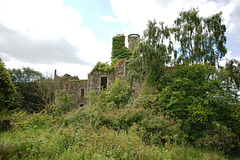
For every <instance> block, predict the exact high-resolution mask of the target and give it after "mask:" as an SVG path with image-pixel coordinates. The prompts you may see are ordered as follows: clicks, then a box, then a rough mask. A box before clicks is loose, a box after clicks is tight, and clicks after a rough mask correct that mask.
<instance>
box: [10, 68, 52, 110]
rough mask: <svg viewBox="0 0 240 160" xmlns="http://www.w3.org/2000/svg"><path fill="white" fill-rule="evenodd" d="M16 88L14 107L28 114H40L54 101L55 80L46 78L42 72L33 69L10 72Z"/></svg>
mask: <svg viewBox="0 0 240 160" xmlns="http://www.w3.org/2000/svg"><path fill="white" fill-rule="evenodd" d="M9 72H10V75H11V79H12V81H13V83H14V85H15V86H16V90H17V94H16V95H15V97H14V98H15V101H14V106H13V107H12V108H11V109H15V108H20V109H23V110H26V111H28V112H40V111H41V110H43V109H44V108H46V107H47V106H48V104H50V103H51V102H52V100H53V95H54V88H53V80H52V79H51V78H45V77H43V75H42V74H41V73H40V72H37V71H34V70H33V69H31V68H28V67H27V68H25V67H23V68H22V69H12V70H9Z"/></svg>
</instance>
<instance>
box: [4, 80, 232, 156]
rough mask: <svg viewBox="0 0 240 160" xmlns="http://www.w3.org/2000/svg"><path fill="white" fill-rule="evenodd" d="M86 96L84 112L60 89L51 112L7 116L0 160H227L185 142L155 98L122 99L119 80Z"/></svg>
mask: <svg viewBox="0 0 240 160" xmlns="http://www.w3.org/2000/svg"><path fill="white" fill-rule="evenodd" d="M116 86H121V87H120V88H121V90H118V93H119V94H118V96H119V97H115V96H116V95H114V94H113V93H114V91H115V90H116V89H119V87H116ZM91 94H92V95H91V100H92V101H93V100H94V101H93V102H92V103H91V104H90V105H88V106H85V107H84V108H74V107H72V108H71V107H70V104H71V105H72V106H74V104H73V102H74V101H72V98H71V96H69V95H67V92H65V91H63V92H60V94H59V95H60V96H57V99H56V100H57V101H56V102H55V103H54V104H53V105H52V106H51V110H50V113H46V111H45V110H43V111H42V112H40V113H35V114H27V113H26V112H23V111H19V112H17V111H13V112H11V113H10V114H9V115H8V116H9V117H11V118H12V119H13V121H14V124H13V126H12V129H11V130H9V131H5V132H1V133H0V159H147V160H149V159H184V160H185V159H213V160H217V159H228V158H229V157H228V156H226V155H224V154H223V152H217V151H214V150H207V149H203V148H200V147H199V148H197V146H194V145H192V144H190V143H188V142H187V141H186V139H185V136H184V133H183V131H182V130H181V120H179V119H174V118H171V117H170V116H167V115H166V114H164V112H162V111H159V110H158V109H157V108H156V107H154V102H155V99H154V96H145V97H144V98H143V97H139V98H138V99H135V100H132V99H130V98H129V96H126V95H128V94H131V91H129V88H128V86H127V84H125V83H122V82H120V81H117V82H116V83H115V86H114V85H112V86H111V88H110V89H109V90H102V91H100V92H99V93H98V95H96V94H95V96H94V93H91ZM101 96H105V97H106V98H105V99H102V98H101ZM63 97H65V98H63ZM114 97H115V100H116V99H118V101H114V100H113V99H114ZM126 102H128V103H126ZM58 107H60V108H62V109H63V110H64V112H59V110H58V109H56V108H58ZM67 108H68V109H67ZM199 143H200V142H199Z"/></svg>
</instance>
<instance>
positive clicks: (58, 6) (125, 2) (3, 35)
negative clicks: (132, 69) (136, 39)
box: [0, 0, 240, 79]
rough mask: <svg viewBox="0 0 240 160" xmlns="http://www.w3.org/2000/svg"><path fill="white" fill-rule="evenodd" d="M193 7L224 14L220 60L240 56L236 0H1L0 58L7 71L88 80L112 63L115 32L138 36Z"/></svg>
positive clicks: (205, 12)
mask: <svg viewBox="0 0 240 160" xmlns="http://www.w3.org/2000/svg"><path fill="white" fill-rule="evenodd" d="M191 7H198V9H199V15H200V16H203V17H208V16H211V15H213V14H216V13H219V12H220V11H222V12H223V15H222V17H223V20H224V24H225V25H226V27H227V31H226V36H227V44H226V47H227V50H228V53H227V55H226V56H225V57H224V58H223V61H222V62H221V63H224V62H225V61H226V60H227V59H232V58H235V59H238V60H240V52H239V51H240V0H0V58H1V59H2V60H3V61H4V63H5V65H6V67H7V68H10V69H12V68H22V67H30V68H32V69H34V70H36V71H39V72H42V73H43V74H44V75H52V74H53V73H54V70H55V69H56V70H57V73H58V75H64V74H65V73H68V74H71V75H72V76H74V75H76V76H78V77H79V78H80V79H86V78H87V74H88V73H89V72H90V71H91V69H92V68H93V67H94V65H95V64H96V63H97V62H98V61H100V62H110V57H111V48H112V37H113V36H116V35H117V34H119V33H123V34H124V35H125V36H126V37H127V35H129V34H132V33H137V34H139V35H140V36H141V35H143V31H144V29H146V25H147V23H148V20H153V19H156V21H157V22H160V21H163V22H165V24H167V25H169V26H171V25H172V24H173V22H174V20H175V19H176V18H177V17H178V13H179V12H180V11H182V10H188V9H190V8H191ZM126 45H127V44H126Z"/></svg>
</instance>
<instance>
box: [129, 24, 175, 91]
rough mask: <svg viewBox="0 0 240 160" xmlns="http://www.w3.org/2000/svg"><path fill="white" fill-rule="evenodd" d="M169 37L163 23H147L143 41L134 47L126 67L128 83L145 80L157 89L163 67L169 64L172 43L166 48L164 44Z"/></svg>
mask: <svg viewBox="0 0 240 160" xmlns="http://www.w3.org/2000/svg"><path fill="white" fill-rule="evenodd" d="M169 36H170V32H169V28H168V27H167V26H164V24H163V23H160V24H159V25H158V24H157V22H156V21H155V20H154V21H149V22H148V26H147V29H146V30H145V31H144V36H143V39H141V40H140V42H139V43H138V45H137V46H136V48H135V50H134V53H133V56H132V58H131V59H130V63H129V65H128V69H129V71H128V80H129V81H130V83H133V80H135V81H139V82H140V81H142V80H146V82H147V84H148V85H150V86H153V87H158V85H159V83H160V81H161V78H162V77H163V76H164V75H165V66H166V64H167V63H168V62H170V53H171V52H172V43H171V42H170V43H169V45H168V46H166V45H165V44H164V42H165V41H166V40H167V39H168V38H169ZM157 89H158V90H161V89H160V88H157Z"/></svg>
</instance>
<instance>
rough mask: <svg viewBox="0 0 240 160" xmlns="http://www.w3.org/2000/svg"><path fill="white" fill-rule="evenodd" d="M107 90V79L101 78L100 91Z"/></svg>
mask: <svg viewBox="0 0 240 160" xmlns="http://www.w3.org/2000/svg"><path fill="white" fill-rule="evenodd" d="M106 88H107V77H101V89H106Z"/></svg>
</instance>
